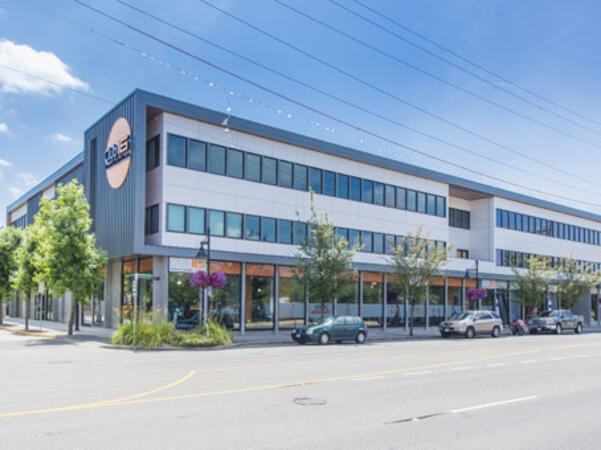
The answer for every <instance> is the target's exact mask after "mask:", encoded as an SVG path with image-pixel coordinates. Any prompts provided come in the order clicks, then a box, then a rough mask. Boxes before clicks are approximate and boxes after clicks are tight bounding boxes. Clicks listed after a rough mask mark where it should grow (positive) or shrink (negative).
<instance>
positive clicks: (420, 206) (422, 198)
mask: <svg viewBox="0 0 601 450" xmlns="http://www.w3.org/2000/svg"><path fill="white" fill-rule="evenodd" d="M417 212H420V213H425V212H426V194H424V193H423V192H418V193H417Z"/></svg>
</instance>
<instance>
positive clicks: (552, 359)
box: [549, 356, 568, 361]
mask: <svg viewBox="0 0 601 450" xmlns="http://www.w3.org/2000/svg"><path fill="white" fill-rule="evenodd" d="M566 359H568V358H566V357H565V356H556V357H555V358H549V361H565V360H566Z"/></svg>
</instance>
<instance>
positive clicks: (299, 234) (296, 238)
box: [292, 222, 307, 245]
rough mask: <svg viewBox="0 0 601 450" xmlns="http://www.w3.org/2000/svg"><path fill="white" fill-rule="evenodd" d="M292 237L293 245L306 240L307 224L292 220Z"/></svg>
mask: <svg viewBox="0 0 601 450" xmlns="http://www.w3.org/2000/svg"><path fill="white" fill-rule="evenodd" d="M292 239H293V242H294V244H295V245H300V244H304V243H305V241H306V240H307V224H306V223H303V222H294V234H293V235H292Z"/></svg>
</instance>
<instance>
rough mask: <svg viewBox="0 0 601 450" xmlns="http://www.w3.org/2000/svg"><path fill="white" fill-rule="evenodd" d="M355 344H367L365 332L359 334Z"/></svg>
mask: <svg viewBox="0 0 601 450" xmlns="http://www.w3.org/2000/svg"><path fill="white" fill-rule="evenodd" d="M355 342H357V344H363V343H365V333H364V332H363V331H359V332H358V333H357V337H356V338H355Z"/></svg>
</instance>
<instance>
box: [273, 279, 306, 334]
mask: <svg viewBox="0 0 601 450" xmlns="http://www.w3.org/2000/svg"><path fill="white" fill-rule="evenodd" d="M279 270H280V281H279V283H280V286H279V294H278V296H279V302H280V303H279V306H278V307H279V311H278V314H279V318H278V320H279V327H280V328H295V327H298V326H301V325H303V324H304V322H305V293H304V288H303V286H302V285H301V284H300V283H299V282H298V281H297V280H295V279H294V278H293V277H294V272H293V269H292V268H291V267H280V268H279Z"/></svg>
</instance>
